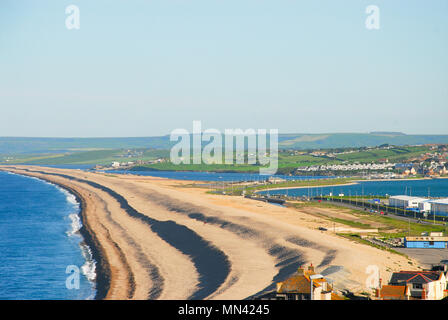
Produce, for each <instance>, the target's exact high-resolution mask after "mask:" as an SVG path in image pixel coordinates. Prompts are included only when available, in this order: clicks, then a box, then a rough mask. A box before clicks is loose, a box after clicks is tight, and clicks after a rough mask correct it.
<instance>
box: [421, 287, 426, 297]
mask: <svg viewBox="0 0 448 320" xmlns="http://www.w3.org/2000/svg"><path fill="white" fill-rule="evenodd" d="M422 300H426V290H425V288H423V290H422Z"/></svg>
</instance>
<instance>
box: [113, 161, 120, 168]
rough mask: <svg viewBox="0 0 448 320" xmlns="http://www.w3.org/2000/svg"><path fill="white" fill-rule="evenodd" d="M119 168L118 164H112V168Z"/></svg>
mask: <svg viewBox="0 0 448 320" xmlns="http://www.w3.org/2000/svg"><path fill="white" fill-rule="evenodd" d="M119 166H120V162H116V161H114V162H112V167H113V168H118V167H119Z"/></svg>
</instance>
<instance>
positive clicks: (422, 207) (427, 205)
mask: <svg viewBox="0 0 448 320" xmlns="http://www.w3.org/2000/svg"><path fill="white" fill-rule="evenodd" d="M418 211H420V212H430V211H431V200H429V199H428V200H425V201H422V202H419V204H418Z"/></svg>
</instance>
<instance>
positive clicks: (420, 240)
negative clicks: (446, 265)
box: [404, 233, 448, 249]
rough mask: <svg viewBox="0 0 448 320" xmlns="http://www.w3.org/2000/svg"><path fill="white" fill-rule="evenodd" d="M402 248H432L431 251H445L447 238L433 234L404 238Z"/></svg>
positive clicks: (447, 242)
mask: <svg viewBox="0 0 448 320" xmlns="http://www.w3.org/2000/svg"><path fill="white" fill-rule="evenodd" d="M404 246H405V247H406V248H421V249H424V248H433V249H445V248H448V237H444V236H443V234H437V235H436V234H433V233H431V234H430V235H429V236H421V237H405V238H404Z"/></svg>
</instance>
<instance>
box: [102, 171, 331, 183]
mask: <svg viewBox="0 0 448 320" xmlns="http://www.w3.org/2000/svg"><path fill="white" fill-rule="evenodd" d="M109 173H111V174H116V173H117V174H134V175H142V176H151V177H161V178H169V179H176V180H193V181H259V180H266V179H267V178H268V177H269V176H266V175H259V174H255V173H232V172H222V173H217V172H193V171H124V170H113V171H109ZM274 177H278V178H282V179H286V180H310V179H328V178H329V177H328V176H327V177H320V176H313V177H311V176H310V177H306V176H284V175H275V176H274ZM330 178H331V177H330Z"/></svg>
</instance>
